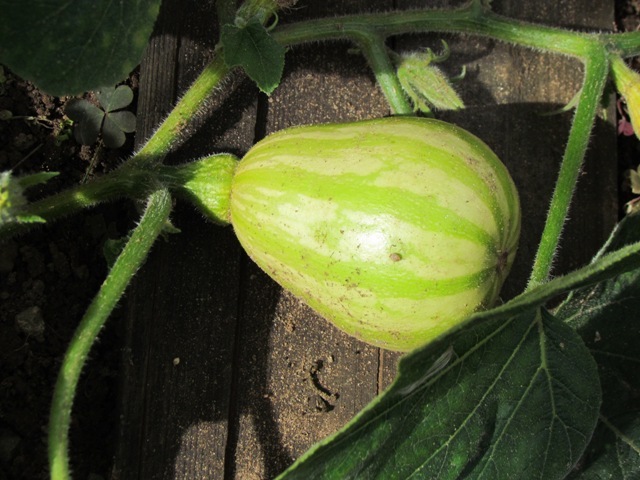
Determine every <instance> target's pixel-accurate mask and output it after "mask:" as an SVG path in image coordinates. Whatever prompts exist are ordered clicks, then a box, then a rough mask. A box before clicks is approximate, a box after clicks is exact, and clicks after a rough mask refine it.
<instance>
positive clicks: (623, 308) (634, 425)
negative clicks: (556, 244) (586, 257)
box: [557, 214, 640, 479]
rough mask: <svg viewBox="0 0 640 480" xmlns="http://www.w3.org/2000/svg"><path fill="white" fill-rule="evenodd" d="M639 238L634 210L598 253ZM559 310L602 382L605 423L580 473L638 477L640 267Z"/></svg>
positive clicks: (578, 295)
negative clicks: (594, 363) (582, 343)
mask: <svg viewBox="0 0 640 480" xmlns="http://www.w3.org/2000/svg"><path fill="white" fill-rule="evenodd" d="M638 240H640V215H638V214H635V215H631V216H628V217H626V218H625V219H624V220H623V221H622V222H621V224H620V225H619V226H618V228H617V229H616V230H615V232H614V234H613V235H612V237H611V239H610V241H609V242H608V244H607V245H606V248H605V249H604V250H603V252H602V254H601V255H600V257H601V256H603V255H605V254H606V253H610V252H615V251H619V250H620V249H621V248H623V247H625V246H628V245H631V244H633V243H634V242H637V241H638ZM557 315H558V317H559V318H560V319H562V320H564V321H566V322H567V324H569V325H570V326H572V327H573V328H575V329H577V332H578V333H579V334H580V335H581V336H582V338H583V339H584V341H585V343H586V345H587V347H588V348H589V349H590V350H591V352H592V354H593V356H594V358H595V359H596V361H597V363H598V367H599V372H600V381H601V383H602V387H603V405H602V411H601V423H600V425H599V427H598V429H597V430H596V435H595V436H594V438H593V440H592V442H591V444H590V446H589V451H588V455H587V457H586V458H585V460H584V462H583V465H582V471H581V473H580V475H579V476H577V478H585V479H596V478H640V428H639V425H640V269H636V270H632V271H630V272H627V273H624V274H622V275H620V276H618V277H614V278H612V279H609V280H606V281H604V282H601V283H598V284H597V285H594V286H591V287H589V288H586V289H583V290H580V291H577V292H575V293H573V294H572V295H571V296H570V297H569V298H568V300H567V301H566V302H564V303H563V304H562V305H561V306H560V307H559V308H558V310H557ZM604 473H607V474H606V475H604ZM603 475H604V476H603Z"/></svg>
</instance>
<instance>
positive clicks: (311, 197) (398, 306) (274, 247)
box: [228, 117, 520, 351]
mask: <svg viewBox="0 0 640 480" xmlns="http://www.w3.org/2000/svg"><path fill="white" fill-rule="evenodd" d="M230 195H231V196H230V200H229V218H228V220H229V221H230V223H231V224H232V225H233V228H234V230H235V233H236V235H237V236H238V239H239V240H240V243H241V244H242V246H243V247H244V248H245V250H246V251H247V253H248V254H249V256H250V257H251V258H252V259H253V260H254V261H255V262H256V263H257V264H258V265H259V266H260V267H261V268H262V269H263V270H264V271H265V272H267V273H268V274H269V275H270V276H271V277H272V278H274V279H275V280H276V281H277V282H278V283H279V284H280V285H282V286H283V287H284V288H286V289H288V290H290V291H291V292H293V293H294V294H295V295H296V296H298V297H300V298H301V299H303V300H304V301H305V302H306V303H307V304H309V305H310V306H311V307H312V308H314V309H315V310H316V311H317V312H318V313H320V314H321V315H322V316H324V317H325V318H326V319H328V320H330V321H331V322H332V323H334V324H335V325H336V326H338V327H339V328H340V329H342V330H344V331H345V332H347V333H349V334H351V335H353V336H355V337H357V338H360V339H362V340H364V341H366V342H368V343H371V344H373V345H376V346H380V347H383V348H386V349H392V350H400V351H407V350H411V349H413V348H414V347H417V346H419V345H421V344H424V343H426V342H428V341H430V340H432V339H434V338H435V337H437V336H438V335H440V334H442V333H444V332H446V331H447V330H449V329H450V328H451V327H453V326H455V325H456V324H458V323H460V322H461V321H462V320H464V319H466V318H467V317H468V316H470V315H471V314H472V313H473V312H475V311H476V310H479V309H484V308H487V307H490V306H492V305H493V304H494V302H495V301H496V300H497V297H498V294H499V291H500V288H501V286H502V283H503V281H504V279H505V277H506V276H507V274H508V272H509V269H510V267H511V264H512V262H513V259H514V256H515V253H516V247H517V243H518V237H519V232H520V206H519V200H518V193H517V191H516V188H515V186H514V184H513V181H512V180H511V177H510V176H509V173H508V172H507V170H506V168H505V167H504V165H503V164H502V163H501V162H500V160H499V159H498V158H497V157H496V156H495V154H494V153H493V152H492V151H491V150H490V149H489V148H488V147H487V146H486V145H485V144H484V143H483V142H482V141H481V140H479V139H478V138H476V137H475V136H473V135H472V134H470V133H468V132H467V131H465V130H463V129H461V128H458V127H456V126H454V125H451V124H448V123H445V122H442V121H437V120H432V119H422V118H416V117H394V118H385V119H377V120H367V121H361V122H356V123H348V124H330V125H317V126H304V127H296V128H291V129H287V130H283V131H280V132H278V133H275V134H273V135H270V136H268V137H267V138H265V139H263V140H262V141H260V142H258V143H257V144H256V145H255V146H254V147H253V148H252V149H251V150H250V151H249V152H248V153H247V154H246V155H245V157H244V158H243V159H242V160H241V161H240V163H239V164H238V165H237V168H236V169H235V173H234V174H233V176H232V180H231V194H230Z"/></svg>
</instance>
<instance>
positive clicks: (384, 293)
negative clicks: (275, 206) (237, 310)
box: [233, 215, 494, 300]
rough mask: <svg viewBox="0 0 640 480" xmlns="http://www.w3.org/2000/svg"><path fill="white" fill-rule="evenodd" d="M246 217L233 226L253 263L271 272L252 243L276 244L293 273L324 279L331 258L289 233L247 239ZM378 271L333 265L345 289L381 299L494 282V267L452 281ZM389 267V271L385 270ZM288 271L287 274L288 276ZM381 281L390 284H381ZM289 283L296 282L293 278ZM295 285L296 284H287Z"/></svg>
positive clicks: (397, 268) (280, 274) (277, 274)
mask: <svg viewBox="0 0 640 480" xmlns="http://www.w3.org/2000/svg"><path fill="white" fill-rule="evenodd" d="M248 220H249V219H247V218H246V217H245V216H244V215H239V216H238V217H234V219H233V223H234V225H237V226H238V227H239V228H237V233H238V234H239V235H238V238H239V240H240V242H241V243H242V244H243V245H245V246H246V250H247V252H248V253H249V255H250V256H251V257H252V258H253V260H254V261H255V262H256V263H257V264H258V265H259V266H260V267H261V268H263V269H267V268H268V266H269V265H273V260H271V261H269V260H267V257H268V256H267V255H266V254H260V253H259V252H257V251H254V250H253V249H252V248H251V247H250V246H251V245H252V244H256V243H258V244H260V245H272V247H273V248H269V249H268V250H271V251H273V252H274V253H273V254H272V255H271V257H272V258H275V259H276V260H277V261H278V262H281V263H282V264H283V265H287V266H295V268H293V271H296V270H299V271H303V272H305V274H306V275H309V276H311V277H312V278H322V276H323V274H324V272H325V271H326V270H327V268H328V264H330V263H332V261H331V259H330V258H327V257H326V256H325V255H322V254H318V253H317V252H316V251H314V250H311V249H304V251H301V249H300V245H299V244H298V239H297V238H295V237H291V236H289V235H286V233H285V234H282V235H281V234H277V233H276V232H275V231H269V232H268V233H267V234H266V235H265V234H264V230H262V231H261V232H260V234H257V235H252V238H245V237H244V236H243V235H242V233H241V232H243V231H247V230H249V229H252V228H253V226H252V225H251V224H249V225H245V226H243V225H242V224H243V223H248ZM374 267H377V268H370V269H366V268H363V267H362V262H359V261H354V262H344V261H341V262H335V264H332V265H331V271H332V277H334V278H340V279H341V282H343V283H344V286H345V288H347V289H349V288H352V289H354V290H355V289H359V291H362V290H365V291H370V292H371V294H373V295H375V296H376V297H378V298H383V297H395V295H394V292H397V291H398V290H399V289H400V290H401V291H402V292H403V295H402V298H407V299H414V300H415V299H420V298H425V297H429V298H434V297H440V296H445V295H453V294H456V293H459V292H462V291H465V290H468V289H471V288H476V287H478V286H479V285H482V284H484V283H485V282H486V281H487V280H488V279H490V278H491V277H492V275H493V272H494V267H489V268H484V269H483V270H480V271H478V272H475V273H471V274H468V275H464V276H459V277H454V278H448V279H436V280H434V279H429V278H424V277H420V276H416V275H415V273H414V272H412V271H410V270H407V269H404V268H402V266H401V265H398V264H392V265H386V266H374ZM385 267H386V268H385ZM288 270H291V269H290V268H288V267H281V268H280V269H278V270H274V271H271V272H269V273H270V274H272V275H273V276H274V278H276V279H279V280H281V279H283V278H287V276H288V275H290V273H289V272H288ZM285 272H286V273H285ZM381 279H386V281H384V282H381ZM289 280H292V279H291V278H289ZM287 283H288V284H292V285H295V283H290V282H287ZM376 284H377V287H376V289H375V291H372V290H371V289H370V288H368V285H376Z"/></svg>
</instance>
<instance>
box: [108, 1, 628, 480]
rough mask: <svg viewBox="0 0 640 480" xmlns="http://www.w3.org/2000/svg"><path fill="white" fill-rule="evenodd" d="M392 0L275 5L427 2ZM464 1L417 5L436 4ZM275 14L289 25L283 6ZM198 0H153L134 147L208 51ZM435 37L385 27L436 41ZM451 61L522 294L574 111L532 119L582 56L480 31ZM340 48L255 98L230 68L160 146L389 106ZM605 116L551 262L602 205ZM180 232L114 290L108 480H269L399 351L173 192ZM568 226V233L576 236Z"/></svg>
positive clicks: (297, 56) (572, 84)
mask: <svg viewBox="0 0 640 480" xmlns="http://www.w3.org/2000/svg"><path fill="white" fill-rule="evenodd" d="M424 3H425V2H420V1H409V0H397V1H396V2H392V1H387V0H357V1H356V0H351V1H346V0H330V1H326V2H313V1H311V0H300V2H299V3H298V4H297V5H296V8H295V9H294V10H293V11H292V12H290V18H292V19H302V18H311V17H318V16H324V15H336V14H343V13H354V12H358V11H365V10H367V11H368V10H388V9H391V8H394V7H395V8H410V7H415V6H419V5H424ZM460 3H461V2H446V1H439V2H431V3H430V5H432V6H434V7H438V6H446V5H459V4H460ZM493 5H494V9H495V10H496V11H497V12H499V13H504V14H507V15H511V16H514V17H517V18H521V19H525V20H531V21H541V22H545V23H548V24H555V25H562V26H564V27H571V28H589V29H598V30H600V29H608V28H610V26H611V25H612V20H613V0H611V1H603V0H564V1H557V0H544V1H542V0H541V1H537V2H521V1H512V0H503V1H497V0H496V1H494V2H493ZM281 21H287V19H286V18H284V17H283V19H281ZM215 25H216V18H215V7H214V5H213V2H196V1H194V0H189V1H184V0H182V1H178V0H165V1H164V2H163V6H162V13H161V16H160V19H159V21H158V23H157V26H156V31H155V34H154V36H153V38H152V42H151V45H150V47H149V49H148V51H147V54H146V57H145V60H144V63H143V66H142V73H141V95H140V101H139V109H138V118H139V119H140V124H139V126H138V136H139V140H138V143H142V142H143V141H144V138H146V137H147V136H148V135H149V134H150V133H151V132H152V131H153V129H154V128H155V126H156V125H157V124H158V122H159V121H160V120H161V118H162V117H163V116H164V115H165V114H166V112H168V110H169V109H170V107H171V105H172V104H173V103H174V102H175V100H176V98H177V97H178V96H179V95H180V93H181V92H182V91H184V89H185V88H186V87H187V86H188V85H189V83H190V82H191V81H193V79H194V78H195V76H196V75H197V73H198V72H199V70H200V69H201V68H202V66H203V65H204V64H205V63H206V61H207V60H208V59H210V58H211V55H212V48H213V45H214V42H215V39H216V35H217V33H216V27H215ZM441 38H442V37H439V36H438V37H436V36H424V37H408V38H397V39H394V41H393V42H394V45H395V46H396V47H397V48H423V47H427V46H428V47H431V48H433V49H438V48H440V45H441V44H440V40H441ZM446 40H447V41H448V43H449V45H450V46H451V51H452V54H451V59H450V60H449V61H448V62H447V63H445V64H443V68H444V69H445V70H447V71H450V72H456V71H459V69H460V68H461V67H462V65H465V66H466V69H467V75H466V78H465V79H464V80H463V81H462V82H461V83H460V84H459V89H460V92H461V94H462V97H463V99H464V100H465V102H466V104H467V106H468V108H467V109H466V110H464V111H462V112H457V113H455V114H446V115H443V116H442V117H443V118H445V119H448V120H450V121H453V122H455V123H458V124H460V125H463V126H464V127H466V128H468V129H469V130H470V131H472V132H473V133H475V134H477V135H478V136H480V137H481V138H483V139H484V140H485V141H486V142H487V143H488V144H489V145H490V146H491V147H492V148H493V149H494V150H495V151H496V152H497V153H498V155H499V156H500V157H501V158H502V159H503V161H504V162H505V163H506V164H507V165H508V167H509V169H510V171H511V172H512V174H513V176H514V179H515V181H516V183H517V184H518V187H519V189H520V191H521V196H522V204H523V213H524V218H525V220H524V225H523V240H522V244H521V248H520V253H519V257H518V260H517V263H516V265H515V267H514V270H513V274H512V276H511V279H510V280H509V284H508V285H507V286H506V287H505V292H504V294H505V296H507V297H509V296H513V295H514V294H516V293H517V292H519V291H521V290H522V288H523V286H524V284H525V282H526V278H527V275H528V271H529V268H530V265H531V261H532V256H533V254H534V252H535V246H536V244H537V241H538V239H539V236H540V232H541V229H542V223H543V221H544V215H545V212H546V210H547V206H548V202H549V198H550V195H551V190H552V187H553V181H554V178H555V174H556V172H557V169H558V166H559V162H560V159H561V156H562V151H563V148H564V144H565V141H566V136H567V132H568V129H569V125H570V119H571V113H565V114H561V115H555V116H541V115H540V114H541V113H545V112H549V111H551V110H554V109H556V108H558V107H559V106H561V105H562V104H564V103H567V102H568V101H569V100H570V99H571V98H572V96H573V95H574V93H575V92H576V91H577V89H578V88H579V80H580V78H581V68H580V65H579V64H578V63H577V62H575V61H572V60H570V59H567V58H559V57H555V56H548V55H543V54H541V53H539V52H533V51H528V50H525V49H522V48H520V47H515V46H508V45H503V44H500V43H497V42H494V41H490V40H487V39H480V38H460V37H456V36H447V37H446ZM347 46H348V45H346V44H337V43H336V44H322V45H312V46H309V47H306V46H305V47H296V48H294V49H292V50H291V51H290V52H289V53H288V55H287V62H288V63H287V67H286V71H285V76H284V79H283V82H282V84H281V86H280V88H278V89H277V90H276V91H275V92H274V94H273V95H272V96H271V97H269V98H266V97H264V96H260V95H258V94H257V91H256V89H255V88H254V87H253V86H252V85H251V84H250V83H249V82H248V81H246V80H244V79H243V77H242V76H240V75H237V76H236V77H235V78H234V80H233V81H231V82H229V83H228V84H227V85H226V88H225V90H224V91H223V92H221V97H220V99H219V100H213V101H212V102H211V104H208V105H207V109H206V111H205V112H203V113H202V116H201V118H199V119H198V121H197V122H196V125H195V128H194V129H193V132H191V133H192V135H191V136H189V137H188V138H186V139H185V141H184V143H183V145H182V146H181V147H180V148H179V149H178V150H176V153H175V155H172V156H171V157H170V158H169V161H171V162H179V161H185V160H187V159H189V158H196V157H199V156H202V155H205V154H208V153H211V152H216V151H231V152H233V153H236V154H242V153H243V152H244V151H246V150H247V149H248V148H249V147H250V145H251V144H252V143H254V141H255V140H256V139H258V138H259V137H261V136H263V135H264V134H268V133H270V132H273V131H276V130H279V129H282V128H284V127H288V126H290V125H297V124H304V123H320V122H328V121H346V120H356V119H362V118H369V117H380V116H384V115H388V114H389V110H388V107H387V105H386V102H385V100H384V98H383V97H382V95H381V93H380V92H379V91H378V89H377V87H376V85H375V83H374V80H373V77H372V75H371V74H370V72H369V70H368V68H367V66H366V64H365V62H364V61H363V60H362V58H361V57H360V56H358V55H355V54H353V53H350V52H348V51H347ZM616 179H617V176H616V171H615V129H614V128H613V127H612V126H611V125H610V124H609V123H606V122H604V121H600V122H599V123H598V125H597V127H596V130H595V134H594V135H593V138H592V143H591V147H590V151H589V159H588V162H587V165H586V166H585V169H584V175H583V176H582V178H581V180H580V185H579V189H578V192H577V200H576V202H575V205H574V208H573V209H572V214H571V221H570V224H569V225H568V227H567V229H566V231H565V235H564V240H565V242H566V243H567V244H571V245H572V248H571V249H570V250H569V249H564V250H562V251H561V253H560V256H559V258H558V261H557V270H556V272H561V271H566V270H568V269H572V268H575V267H577V266H579V265H581V264H584V263H585V262H586V261H588V260H589V259H590V258H591V256H592V255H593V254H594V253H595V252H596V251H597V249H598V247H599V246H600V245H601V243H602V241H603V240H604V239H605V238H606V236H607V235H608V232H609V231H610V229H611V228H612V226H613V224H614V222H615V220H616V215H617V209H616V191H615V189H616V181H617V180H616ZM173 220H174V223H175V225H176V226H177V227H179V228H180V229H181V230H182V233H181V234H179V235H171V236H170V237H169V238H168V239H167V240H166V241H161V242H160V243H159V244H158V245H157V246H156V247H155V249H154V251H153V253H152V255H151V257H150V258H149V260H148V261H147V263H146V265H145V266H144V268H143V269H142V271H141V272H140V274H139V276H138V277H137V279H136V281H135V285H134V287H133V288H132V289H131V290H130V291H129V293H128V295H127V307H126V308H127V322H128V323H127V345H126V348H125V352H124V361H123V388H122V394H121V398H122V402H121V403H122V416H121V418H122V423H121V426H120V434H119V443H118V449H117V456H116V462H115V467H114V475H113V478H117V479H134V478H137V479H152V478H153V479H170V478H185V479H192V478H193V479H195V478H207V479H223V478H224V479H239V480H254V479H256V480H257V479H269V478H273V477H274V476H276V475H277V474H278V473H279V472H281V471H282V470H283V469H284V468H286V467H287V466H288V465H289V464H290V463H291V462H292V461H293V460H294V459H295V458H297V457H298V456H299V455H300V454H302V453H303V452H304V451H305V450H306V449H307V448H308V447H309V446H311V445H312V444H313V443H314V442H316V441H318V440H320V439H321V438H323V437H325V436H326V435H328V434H330V433H332V432H334V431H336V430H337V429H339V428H340V427H341V426H342V425H344V424H345V423H346V422H347V421H348V420H349V419H350V418H351V417H352V416H353V415H354V414H355V413H357V412H358V411H359V410H360V409H361V408H362V407H364V406H365V405H366V404H367V403H368V402H369V401H370V400H371V399H373V398H374V397H375V396H376V395H377V394H378V393H380V392H381V391H382V390H383V389H384V388H385V387H386V386H387V385H388V384H389V383H390V381H391V380H392V378H393V375H394V372H395V364H396V362H397V359H398V357H399V356H398V354H396V353H391V352H385V351H382V350H380V349H377V348H373V347H370V346H367V345H365V344H363V343H362V342H359V341H357V340H354V339H352V338H350V337H348V336H346V335H344V334H342V333H341V332H339V331H338V330H336V329H335V328H333V327H332V326H331V325H330V324H328V323H327V322H325V321H324V320H322V319H321V318H319V317H318V316H316V315H315V314H314V313H313V312H312V311H311V310H309V309H308V308H307V307H305V306H304V305H302V304H300V303H299V302H298V301H297V300H296V299H294V298H292V296H291V295H289V294H287V293H286V292H282V291H281V289H280V288H279V287H278V286H277V285H275V284H274V283H273V282H272V281H271V280H269V279H268V278H267V277H266V276H265V275H264V274H263V273H262V272H260V271H259V269H258V268H257V267H256V266H255V265H254V264H253V263H252V262H251V261H249V260H248V259H247V258H246V257H245V256H244V254H243V253H242V252H241V248H240V247H239V245H238V244H237V242H236V240H235V239H234V236H233V232H232V230H231V229H230V228H222V227H216V226H212V225H210V224H207V223H206V222H205V221H204V220H203V219H202V218H201V216H200V215H199V214H197V213H194V212H193V211H192V210H191V209H190V208H189V207H185V206H182V205H178V206H177V208H176V211H175V213H174V215H173ZM576 239H579V241H575V240H576Z"/></svg>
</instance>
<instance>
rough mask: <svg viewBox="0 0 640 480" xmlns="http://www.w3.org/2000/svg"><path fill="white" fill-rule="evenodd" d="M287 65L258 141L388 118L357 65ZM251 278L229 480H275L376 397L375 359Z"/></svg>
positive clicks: (333, 52)
mask: <svg viewBox="0 0 640 480" xmlns="http://www.w3.org/2000/svg"><path fill="white" fill-rule="evenodd" d="M298 6H300V7H301V8H300V10H298V11H297V12H296V15H295V16H294V18H296V19H301V18H309V17H314V16H318V15H322V14H326V13H327V12H331V13H332V14H343V13H349V12H356V11H358V10H360V9H364V8H372V9H387V8H390V7H391V6H392V4H391V2H388V1H386V0H382V1H380V0H378V1H376V2H372V1H371V0H360V1H353V0H348V1H347V0H344V1H335V0H334V1H332V2H330V4H324V3H317V2H306V3H305V4H304V5H300V4H298ZM287 61H288V65H287V69H286V72H285V75H284V79H283V82H282V84H281V86H280V88H278V90H276V92H274V94H273V95H272V96H271V97H270V98H269V99H268V101H267V102H265V103H264V109H265V112H264V118H265V121H266V124H265V126H264V131H265V133H267V134H268V133H271V132H274V131H277V130H281V129H283V128H286V127H289V126H292V125H300V124H309V123H326V122H336V121H349V120H358V119H364V118H368V117H379V116H384V115H388V114H389V108H388V106H387V104H386V102H385V100H384V98H383V96H382V95H381V93H380V92H379V90H378V88H377V87H376V85H375V83H374V81H373V79H372V77H371V74H370V73H369V71H368V68H367V65H366V63H365V62H364V60H363V59H362V57H361V56H357V55H353V54H349V53H347V52H346V49H345V48H340V47H337V46H336V45H335V44H329V45H324V46H317V45H316V46H312V47H310V48H308V47H300V48H295V49H294V52H292V53H291V54H290V55H289V56H288V58H287ZM248 273H249V279H248V280H249V281H248V283H247V284H246V285H245V286H244V287H243V293H244V294H243V299H242V303H241V307H240V311H241V317H240V326H241V327H240V332H239V335H240V337H239V338H240V341H239V342H238V345H239V346H240V350H239V352H238V355H239V358H240V359H241V360H240V362H239V364H238V380H237V387H236V395H235V398H236V399H237V402H236V406H237V410H236V412H235V415H234V418H232V419H230V420H231V421H232V425H234V426H235V425H237V427H236V430H234V434H233V436H232V437H231V439H232V441H233V443H232V444H231V445H230V457H229V461H230V464H229V469H230V470H229V473H230V476H229V477H228V478H235V479H238V480H257V479H263V478H273V477H274V476H275V475H277V474H278V473H279V472H281V471H282V470H284V468H286V467H287V466H288V465H289V464H290V463H291V462H292V460H293V459H294V458H296V457H298V456H299V455H301V454H302V453H303V452H304V451H305V450H306V449H307V448H308V447H309V446H310V445H312V444H313V443H315V442H317V441H319V440H320V439H322V438H324V437H325V436H327V435H329V434H331V433H333V432H335V431H336V430H338V429H339V428H340V427H341V426H343V425H344V424H345V423H346V422H347V421H349V420H350V419H351V418H352V417H353V416H354V415H355V414H356V413H357V412H358V411H359V410H361V409H362V408H363V407H364V406H365V405H366V404H367V403H368V402H369V401H370V400H371V399H372V398H374V397H375V395H376V394H377V393H378V368H379V357H380V353H379V349H377V348H373V347H371V346H368V345H366V344H364V343H363V342H360V341H358V340H355V339H353V338H351V337H349V336H347V335H346V334H344V333H343V332H341V331H339V330H338V329H337V328H335V327H334V326H333V325H331V324H329V323H328V322H326V321H325V320H324V319H322V318H321V317H319V316H318V315H316V314H315V313H313V312H312V311H311V310H310V309H309V308H308V307H306V306H304V305H303V304H302V303H301V302H299V301H298V300H296V299H295V298H293V296H292V295H290V294H287V293H284V294H280V291H279V289H277V288H275V287H274V286H273V282H272V281H271V280H270V279H268V278H267V277H266V276H265V275H264V274H262V273H261V272H260V271H259V269H258V268H257V267H256V266H255V265H254V264H249V265H248ZM264 292H269V293H268V296H266V298H265V293H264ZM256 298H260V299H262V301H261V302H260V303H256Z"/></svg>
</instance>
